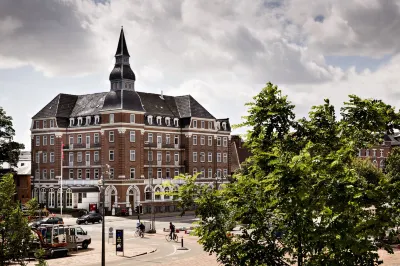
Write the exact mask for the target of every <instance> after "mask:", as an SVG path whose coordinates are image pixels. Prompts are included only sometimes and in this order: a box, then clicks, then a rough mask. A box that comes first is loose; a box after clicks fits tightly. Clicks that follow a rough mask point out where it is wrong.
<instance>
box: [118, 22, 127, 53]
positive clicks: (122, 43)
mask: <svg viewBox="0 0 400 266" xmlns="http://www.w3.org/2000/svg"><path fill="white" fill-rule="evenodd" d="M119 55H126V56H129V53H128V47H127V46H126V41H125V35H124V28H123V26H121V33H120V35H119V41H118V47H117V52H116V53H115V56H119Z"/></svg>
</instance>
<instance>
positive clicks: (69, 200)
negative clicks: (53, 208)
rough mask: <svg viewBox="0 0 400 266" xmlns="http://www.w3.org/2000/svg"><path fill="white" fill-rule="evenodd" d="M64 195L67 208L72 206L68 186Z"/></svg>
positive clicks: (70, 192) (70, 191)
mask: <svg viewBox="0 0 400 266" xmlns="http://www.w3.org/2000/svg"><path fill="white" fill-rule="evenodd" d="M65 196H66V200H65V201H66V206H67V208H72V190H71V189H70V188H69V189H67V192H66V194H65Z"/></svg>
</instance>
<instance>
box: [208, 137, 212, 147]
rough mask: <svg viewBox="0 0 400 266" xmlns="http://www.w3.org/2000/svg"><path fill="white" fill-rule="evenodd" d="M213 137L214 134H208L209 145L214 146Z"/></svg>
mask: <svg viewBox="0 0 400 266" xmlns="http://www.w3.org/2000/svg"><path fill="white" fill-rule="evenodd" d="M212 138H213V137H212V136H208V143H207V145H208V146H212V144H213V141H212Z"/></svg>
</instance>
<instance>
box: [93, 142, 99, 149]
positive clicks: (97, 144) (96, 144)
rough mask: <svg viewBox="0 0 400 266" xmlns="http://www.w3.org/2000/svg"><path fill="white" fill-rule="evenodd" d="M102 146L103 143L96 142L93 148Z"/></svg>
mask: <svg viewBox="0 0 400 266" xmlns="http://www.w3.org/2000/svg"><path fill="white" fill-rule="evenodd" d="M100 147H101V144H100V143H94V144H93V148H100Z"/></svg>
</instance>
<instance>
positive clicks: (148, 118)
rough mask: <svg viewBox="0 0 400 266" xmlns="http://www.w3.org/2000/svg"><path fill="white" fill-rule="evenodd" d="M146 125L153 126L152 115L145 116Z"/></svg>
mask: <svg viewBox="0 0 400 266" xmlns="http://www.w3.org/2000/svg"><path fill="white" fill-rule="evenodd" d="M147 123H148V124H149V125H152V124H153V116H152V115H149V116H147Z"/></svg>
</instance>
